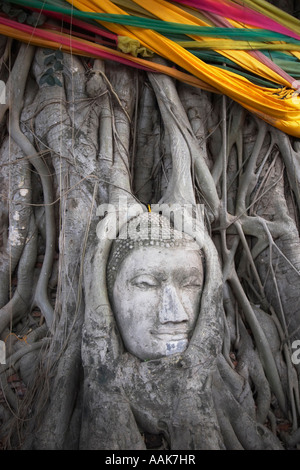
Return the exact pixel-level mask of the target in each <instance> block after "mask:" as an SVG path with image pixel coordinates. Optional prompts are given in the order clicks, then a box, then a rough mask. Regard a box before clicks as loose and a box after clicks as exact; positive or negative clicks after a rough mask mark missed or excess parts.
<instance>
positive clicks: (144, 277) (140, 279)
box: [130, 274, 159, 289]
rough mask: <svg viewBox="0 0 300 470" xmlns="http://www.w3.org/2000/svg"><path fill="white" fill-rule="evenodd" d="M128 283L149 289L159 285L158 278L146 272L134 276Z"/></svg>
mask: <svg viewBox="0 0 300 470" xmlns="http://www.w3.org/2000/svg"><path fill="white" fill-rule="evenodd" d="M130 284H131V285H132V286H135V287H138V288H139V289H151V288H154V287H158V286H159V282H158V280H157V279H156V278H155V277H153V276H150V275H148V274H141V275H139V276H136V277H134V278H133V279H132V280H131V281H130Z"/></svg>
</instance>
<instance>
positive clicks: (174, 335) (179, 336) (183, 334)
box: [150, 330, 188, 341]
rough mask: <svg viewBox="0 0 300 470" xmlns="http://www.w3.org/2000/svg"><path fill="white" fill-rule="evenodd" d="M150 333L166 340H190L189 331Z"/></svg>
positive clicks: (158, 331) (152, 331)
mask: <svg viewBox="0 0 300 470" xmlns="http://www.w3.org/2000/svg"><path fill="white" fill-rule="evenodd" d="M150 333H151V334H152V335H154V336H156V337H157V338H160V339H164V340H172V341H181V340H183V339H187V338H188V331H174V330H172V331H170V330H151V331H150Z"/></svg>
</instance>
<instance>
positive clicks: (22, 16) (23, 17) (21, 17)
mask: <svg viewBox="0 0 300 470" xmlns="http://www.w3.org/2000/svg"><path fill="white" fill-rule="evenodd" d="M26 19H27V14H26V13H25V11H21V13H19V15H18V18H17V20H18V22H19V23H25V21H26Z"/></svg>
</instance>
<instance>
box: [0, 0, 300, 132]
mask: <svg viewBox="0 0 300 470" xmlns="http://www.w3.org/2000/svg"><path fill="white" fill-rule="evenodd" d="M0 6H1V12H0V33H1V34H3V35H6V36H10V37H13V38H15V39H18V40H20V41H24V42H27V43H30V44H34V45H36V46H40V47H46V48H51V49H61V50H63V51H66V52H70V53H72V54H76V55H83V56H86V57H91V58H103V59H109V60H114V61H117V62H120V63H123V64H126V65H129V66H132V67H136V68H140V69H144V70H146V71H152V72H160V73H165V74H167V75H170V76H172V77H174V78H176V79H178V80H180V81H183V82H185V83H188V84H190V85H193V86H197V87H200V88H202V89H204V90H207V91H210V92H213V93H222V94H225V95H226V96H228V97H230V98H231V99H233V100H234V101H236V102H238V103H239V104H241V105H242V106H243V107H244V108H246V109H248V110H249V111H251V112H252V113H254V114H255V115H256V116H258V117H260V118H261V119H263V120H264V121H266V122H268V123H269V124H271V125H273V126H275V127H277V128H278V129H280V130H282V131H283V132H285V133H287V134H289V135H292V136H295V137H300V97H299V91H300V81H298V80H299V78H300V21H299V20H297V19H296V18H293V17H292V16H290V15H288V14H287V13H285V12H283V11H282V10H280V9H278V8H276V7H274V6H273V5H270V4H269V3H268V2H266V1H264V0H246V1H245V0H243V1H240V0H235V1H231V0H221V1H220V0H218V1H216V0H201V1H200V0H173V1H167V0H114V1H110V0H68V1H64V0H44V1H38V0H26V1H25V0H12V1H11V0H5V1H2V2H0ZM32 18H35V20H33V19H32ZM53 20H56V21H53ZM58 25H59V27H58ZM155 55H156V56H159V57H161V58H163V59H165V60H167V61H169V64H170V65H164V64H162V63H161V62H160V61H158V60H156V59H153V57H154V56H155Z"/></svg>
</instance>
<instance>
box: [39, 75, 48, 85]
mask: <svg viewBox="0 0 300 470" xmlns="http://www.w3.org/2000/svg"><path fill="white" fill-rule="evenodd" d="M48 77H49V75H42V76H41V78H40V80H39V84H40V85H44V83H47V78H48Z"/></svg>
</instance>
